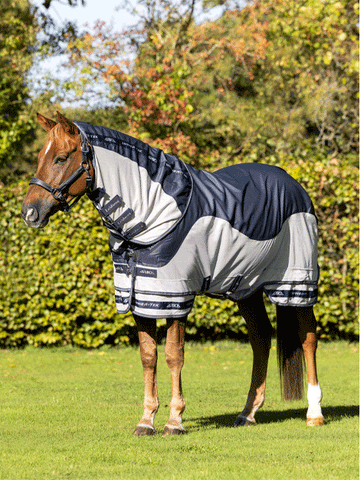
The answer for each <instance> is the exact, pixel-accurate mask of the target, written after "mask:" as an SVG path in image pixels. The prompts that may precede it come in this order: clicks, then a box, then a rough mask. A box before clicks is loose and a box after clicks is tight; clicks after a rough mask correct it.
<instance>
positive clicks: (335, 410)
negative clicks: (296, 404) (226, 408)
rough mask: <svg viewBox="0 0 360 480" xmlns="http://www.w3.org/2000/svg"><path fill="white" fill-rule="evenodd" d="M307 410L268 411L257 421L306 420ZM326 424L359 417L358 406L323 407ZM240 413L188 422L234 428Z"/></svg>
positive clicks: (259, 414)
mask: <svg viewBox="0 0 360 480" xmlns="http://www.w3.org/2000/svg"><path fill="white" fill-rule="evenodd" d="M306 410H307V409H306V408H298V409H290V410H268V411H259V412H258V413H257V414H256V421H257V422H258V423H259V424H267V423H279V422H284V421H286V420H290V419H292V418H301V419H304V420H305V418H306ZM322 412H323V415H324V418H325V423H327V424H329V423H332V422H336V421H339V420H341V419H342V418H344V417H358V416H359V406H358V405H346V406H340V405H339V406H334V407H322ZM238 413H239V412H233V413H228V414H225V415H214V416H211V417H200V418H188V419H187V421H188V422H190V421H192V422H196V423H198V425H199V426H202V427H206V426H213V427H215V428H222V427H232V426H233V424H234V421H235V419H236V417H237V416H238Z"/></svg>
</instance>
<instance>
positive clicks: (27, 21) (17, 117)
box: [0, 0, 36, 167]
mask: <svg viewBox="0 0 360 480" xmlns="http://www.w3.org/2000/svg"><path fill="white" fill-rule="evenodd" d="M35 38H36V21H35V18H34V15H33V13H32V12H31V8H30V4H29V2H28V0H17V1H15V0H3V1H2V2H1V4H0V68H1V77H0V167H4V166H9V165H10V164H11V162H13V161H14V159H16V158H17V157H18V156H19V154H21V152H22V150H23V146H24V144H25V143H26V142H27V141H28V140H29V139H30V137H31V133H32V130H33V127H34V124H33V122H32V121H31V120H30V119H28V118H27V116H26V102H27V101H28V100H29V94H28V89H27V87H26V74H27V72H28V70H29V68H30V66H31V63H32V59H33V57H34V49H33V45H34V44H35Z"/></svg>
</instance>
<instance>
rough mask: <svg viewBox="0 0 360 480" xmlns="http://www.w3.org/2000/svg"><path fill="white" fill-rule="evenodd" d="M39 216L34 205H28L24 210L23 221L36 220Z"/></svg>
mask: <svg viewBox="0 0 360 480" xmlns="http://www.w3.org/2000/svg"><path fill="white" fill-rule="evenodd" d="M38 218H39V213H38V211H37V210H36V208H34V207H29V208H28V209H27V212H26V217H25V221H26V222H36V220H37V219H38Z"/></svg>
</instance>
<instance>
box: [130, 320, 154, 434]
mask: <svg viewBox="0 0 360 480" xmlns="http://www.w3.org/2000/svg"><path fill="white" fill-rule="evenodd" d="M134 318H135V321H136V325H137V329H138V335H139V343H140V355H141V362H142V366H143V371H144V383H145V389H144V413H143V416H142V418H141V420H140V422H139V423H138V425H137V427H136V429H135V431H134V435H137V436H142V435H153V434H154V433H155V426H154V418H155V414H156V412H157V411H158V409H159V398H158V394H157V384H156V365H157V346H156V320H152V319H146V318H142V317H139V316H137V315H134Z"/></svg>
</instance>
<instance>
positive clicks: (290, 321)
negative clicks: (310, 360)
mask: <svg viewBox="0 0 360 480" xmlns="http://www.w3.org/2000/svg"><path fill="white" fill-rule="evenodd" d="M276 313H277V357H278V364H279V371H280V381H281V394H282V397H283V399H284V400H299V399H301V398H302V397H303V393H304V378H303V373H304V365H305V362H304V353H303V349H302V346H301V342H300V338H299V322H298V319H297V315H296V308H294V307H277V309H276Z"/></svg>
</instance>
